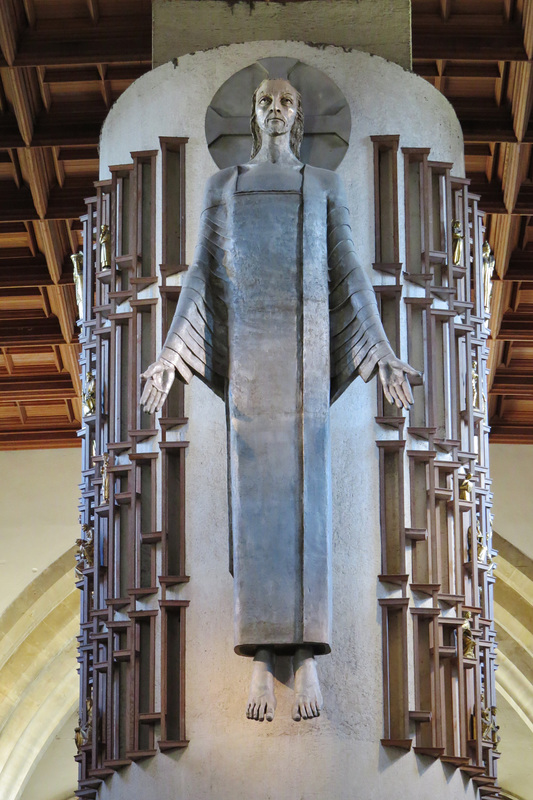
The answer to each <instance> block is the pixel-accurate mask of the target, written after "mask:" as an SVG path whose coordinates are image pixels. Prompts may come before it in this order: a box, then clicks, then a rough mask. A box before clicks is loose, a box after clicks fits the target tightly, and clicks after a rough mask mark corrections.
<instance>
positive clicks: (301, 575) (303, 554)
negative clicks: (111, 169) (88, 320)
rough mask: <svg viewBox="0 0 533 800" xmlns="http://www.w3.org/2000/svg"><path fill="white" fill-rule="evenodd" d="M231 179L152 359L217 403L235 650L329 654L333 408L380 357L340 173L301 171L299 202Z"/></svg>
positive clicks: (212, 192) (210, 197) (235, 176)
mask: <svg viewBox="0 0 533 800" xmlns="http://www.w3.org/2000/svg"><path fill="white" fill-rule="evenodd" d="M272 169H273V171H274V172H275V170H276V169H280V168H279V167H278V168H276V167H272ZM241 171H242V168H239V167H231V168H229V169H225V170H221V171H220V172H219V173H218V174H216V175H215V176H213V178H211V179H210V181H209V182H208V185H207V190H206V196H205V201H204V209H203V212H202V216H201V221H200V232H199V237H198V245H197V248H196V252H195V258H194V262H193V264H192V266H191V267H190V268H189V271H188V273H187V275H186V277H185V280H184V284H183V287H182V290H181V293H180V298H179V301H178V306H177V309H176V313H175V315H174V319H173V321H172V324H171V327H170V330H169V333H168V336H167V339H166V342H165V345H164V347H163V351H162V353H161V355H162V357H164V358H166V359H167V360H168V361H170V362H171V363H173V364H174V366H175V367H176V370H177V372H178V374H179V376H180V377H181V378H182V379H183V380H184V381H186V382H189V381H190V379H191V377H192V375H193V374H195V375H197V376H198V377H199V378H200V379H201V380H203V381H204V382H205V383H206V384H207V386H209V387H210V388H211V389H212V390H213V391H214V392H215V393H216V394H217V395H218V396H220V397H221V398H223V399H224V401H225V403H226V416H227V430H228V500H229V516H230V554H231V555H230V565H231V566H230V568H231V569H232V573H233V576H234V592H235V651H236V652H237V653H239V654H241V655H253V654H254V653H255V651H256V650H257V648H258V647H266V646H269V647H273V648H275V649H276V650H277V651H278V652H292V651H293V650H294V649H295V647H298V646H303V645H309V646H312V647H313V649H314V651H315V652H316V653H327V652H329V651H330V638H331V637H330V627H331V486H330V440H329V405H330V403H332V402H334V400H336V399H337V398H338V397H339V396H340V395H341V394H342V393H343V392H344V390H345V389H346V388H347V386H348V385H349V384H350V382H351V381H352V380H353V379H354V378H355V377H356V376H357V375H361V377H362V378H363V379H364V380H365V381H368V380H370V378H371V377H372V376H373V375H374V374H375V372H376V370H377V363H378V361H379V359H380V358H382V357H383V356H386V355H387V356H391V355H392V350H391V348H390V345H389V343H388V341H387V337H386V334H385V332H384V330H383V326H382V324H381V320H380V317H379V313H378V309H377V304H376V299H375V294H374V291H373V289H372V286H371V284H370V281H369V280H368V278H367V276H366V274H365V272H364V270H363V269H362V268H361V267H360V265H359V264H358V262H357V260H356V258H355V248H354V245H353V241H352V235H351V229H350V224H349V216H348V209H347V206H346V202H345V199H344V193H343V188H342V184H341V181H340V179H339V177H338V176H337V175H336V174H335V173H333V172H330V171H329V170H323V169H318V168H315V167H310V166H305V167H303V168H302V170H301V180H300V184H299V186H298V188H297V190H291V191H287V190H285V189H283V188H281V189H279V190H276V187H275V186H274V187H270V189H269V190H266V191H265V190H264V189H262V187H261V186H260V185H258V186H257V187H253V188H252V190H250V189H249V188H248V190H247V191H240V190H239V175H240V172H241ZM252 183H253V181H252ZM248 186H249V183H248Z"/></svg>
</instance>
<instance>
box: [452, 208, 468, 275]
mask: <svg viewBox="0 0 533 800" xmlns="http://www.w3.org/2000/svg"><path fill="white" fill-rule="evenodd" d="M464 238H465V237H464V235H463V229H462V226H461V222H460V220H458V219H454V220H453V221H452V259H453V265H454V267H458V266H459V265H460V264H461V262H462V260H463V242H464Z"/></svg>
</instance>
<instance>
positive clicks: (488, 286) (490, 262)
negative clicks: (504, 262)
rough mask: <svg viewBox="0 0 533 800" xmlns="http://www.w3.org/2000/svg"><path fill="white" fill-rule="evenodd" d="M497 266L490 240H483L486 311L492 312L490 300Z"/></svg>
mask: <svg viewBox="0 0 533 800" xmlns="http://www.w3.org/2000/svg"><path fill="white" fill-rule="evenodd" d="M495 266H496V259H495V258H494V256H493V254H492V250H491V249H490V244H489V243H488V242H483V290H484V292H483V300H484V305H485V313H486V314H490V301H491V298H492V275H493V273H494V267H495Z"/></svg>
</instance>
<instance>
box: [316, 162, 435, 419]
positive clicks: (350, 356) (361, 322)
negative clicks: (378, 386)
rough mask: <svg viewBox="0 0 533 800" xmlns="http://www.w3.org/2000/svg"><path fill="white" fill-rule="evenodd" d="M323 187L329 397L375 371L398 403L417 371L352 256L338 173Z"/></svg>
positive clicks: (404, 401) (406, 402)
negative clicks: (396, 344) (402, 354)
mask: <svg viewBox="0 0 533 800" xmlns="http://www.w3.org/2000/svg"><path fill="white" fill-rule="evenodd" d="M329 180H330V182H331V185H330V190H329V193H328V217H327V230H328V269H329V286H330V331H331V376H332V402H334V401H335V400H336V399H337V397H339V396H340V394H342V392H343V391H344V389H345V388H346V387H347V386H348V385H349V383H350V382H351V381H352V380H353V378H354V377H355V375H356V374H358V375H360V376H361V377H362V378H363V380H364V381H369V380H370V379H371V378H372V377H373V376H374V375H375V374H376V373H378V374H379V377H380V380H381V383H382V385H383V391H384V393H385V397H386V398H387V400H388V401H389V403H392V404H396V406H397V407H398V408H408V407H409V406H410V405H411V404H412V402H413V394H412V392H411V385H410V382H409V381H410V380H411V382H412V383H421V378H422V376H421V374H420V373H419V372H418V371H417V370H416V369H413V368H412V367H411V366H409V364H406V363H405V362H403V361H400V359H399V358H397V357H396V355H395V354H394V352H393V350H392V348H391V346H390V343H389V340H388V338H387V334H386V333H385V329H384V328H383V323H382V321H381V317H380V314H379V309H378V306H377V302H376V295H375V293H374V289H373V287H372V284H371V283H370V280H369V278H368V276H367V275H366V273H365V271H364V269H363V268H362V267H361V265H360V264H359V262H358V261H357V258H356V256H355V245H354V242H353V237H352V231H351V227H350V216H349V211H348V203H347V201H346V197H345V193H344V187H343V185H342V181H341V179H340V177H339V176H338V175H336V174H334V173H332V175H331V177H330V179H329Z"/></svg>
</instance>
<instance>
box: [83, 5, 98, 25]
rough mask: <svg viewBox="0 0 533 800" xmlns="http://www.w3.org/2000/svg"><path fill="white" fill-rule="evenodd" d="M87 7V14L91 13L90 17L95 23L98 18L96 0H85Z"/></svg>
mask: <svg viewBox="0 0 533 800" xmlns="http://www.w3.org/2000/svg"><path fill="white" fill-rule="evenodd" d="M86 3H87V8H88V9H89V14H90V15H91V19H92V21H93V22H94V24H95V25H96V24H97V22H98V20H99V18H100V9H99V8H98V0H86Z"/></svg>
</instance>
